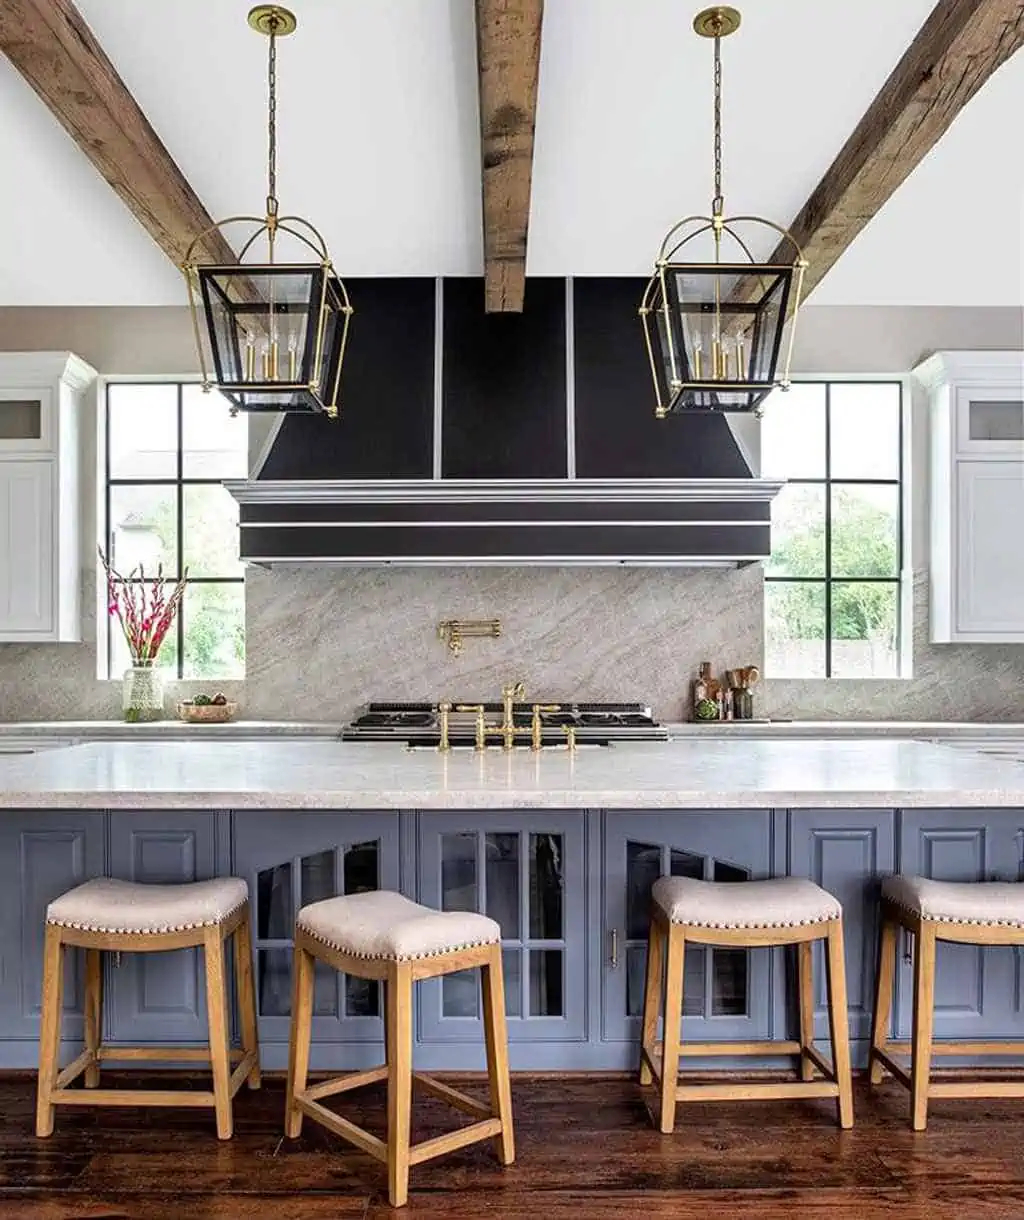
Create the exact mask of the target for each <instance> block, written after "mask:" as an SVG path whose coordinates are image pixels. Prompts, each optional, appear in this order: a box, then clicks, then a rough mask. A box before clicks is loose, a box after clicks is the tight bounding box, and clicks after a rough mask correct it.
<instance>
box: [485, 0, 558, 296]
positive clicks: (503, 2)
mask: <svg viewBox="0 0 1024 1220" xmlns="http://www.w3.org/2000/svg"><path fill="white" fill-rule="evenodd" d="M543 16H544V0H476V39H477V72H478V79H479V89H480V144H481V152H482V154H483V212H484V307H485V309H486V310H487V312H488V313H499V312H516V313H518V312H521V311H522V308H523V297H524V293H525V288H526V235H527V230H528V228H529V223H530V186H531V180H532V175H533V132H534V125H535V123H536V116H537V76H538V73H539V70H540V34H541V24H542V21H543Z"/></svg>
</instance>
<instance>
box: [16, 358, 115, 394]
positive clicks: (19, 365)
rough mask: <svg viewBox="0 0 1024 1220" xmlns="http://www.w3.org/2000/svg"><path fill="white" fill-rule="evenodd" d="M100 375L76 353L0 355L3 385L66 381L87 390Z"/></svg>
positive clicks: (72, 385)
mask: <svg viewBox="0 0 1024 1220" xmlns="http://www.w3.org/2000/svg"><path fill="white" fill-rule="evenodd" d="M98 376H99V373H98V372H97V371H96V370H95V369H94V368H93V367H92V365H90V364H87V363H86V362H85V361H84V360H83V359H82V358H81V356H76V355H75V353H74V352H0V385H39V384H45V383H47V382H53V381H63V382H65V384H67V385H69V386H71V388H72V389H74V390H79V391H82V390H87V389H88V388H89V387H90V386H91V385H92V384H93V382H94V381H95V380H96V378H97V377H98Z"/></svg>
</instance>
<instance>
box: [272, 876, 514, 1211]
mask: <svg viewBox="0 0 1024 1220" xmlns="http://www.w3.org/2000/svg"><path fill="white" fill-rule="evenodd" d="M317 961H319V962H323V963H325V964H326V965H328V966H331V967H333V968H334V969H335V970H340V971H342V972H344V973H345V974H348V975H352V976H354V977H356V978H363V979H379V980H380V981H381V982H383V984H384V990H385V1003H384V1011H385V1019H384V1040H385V1060H386V1062H385V1063H384V1064H382V1065H381V1066H380V1067H375V1068H370V1069H369V1070H368V1071H363V1072H353V1073H350V1074H348V1075H346V1076H336V1077H334V1078H332V1079H330V1080H326V1081H322V1082H320V1083H317V1084H315V1085H312V1086H308V1085H307V1076H308V1073H309V1051H310V1043H311V1039H312V1020H313V971H314V964H315V962H317ZM474 968H479V969H480V971H481V981H482V985H483V1017H484V1037H485V1041H486V1044H487V1074H488V1080H489V1085H490V1104H489V1105H486V1104H484V1103H482V1102H479V1101H477V1100H476V1099H475V1098H473V1097H470V1096H469V1095H468V1094H466V1093H463V1092H460V1091H459V1090H458V1089H453V1088H452V1087H451V1086H450V1085H447V1084H442V1083H441V1082H440V1081H437V1080H434V1079H432V1078H431V1077H429V1076H423V1075H421V1074H420V1073H417V1072H413V1070H412V986H413V983H415V982H417V981H418V980H420V979H426V978H433V977H435V976H437V975H443V974H451V973H453V972H454V971H458V970H470V969H474ZM293 978H294V989H293V993H292V1025H291V1047H290V1051H289V1058H288V1086H287V1094H288V1096H287V1110H286V1116H285V1131H286V1133H287V1134H288V1135H289V1136H291V1137H293V1138H294V1137H295V1136H297V1135H299V1134H300V1132H301V1130H302V1120H303V1116H305V1115H308V1116H309V1117H310V1118H312V1119H314V1120H315V1121H316V1122H318V1123H321V1124H322V1125H323V1126H325V1127H326V1128H327V1129H328V1130H329V1131H333V1132H334V1133H335V1134H336V1135H340V1136H341V1137H342V1138H343V1139H346V1140H348V1141H349V1142H350V1143H353V1144H355V1145H356V1147H358V1148H361V1149H362V1150H363V1151H364V1152H368V1153H369V1154H370V1155H371V1156H374V1157H376V1158H377V1159H378V1160H379V1161H384V1162H385V1163H386V1164H387V1170H388V1198H389V1199H390V1201H391V1205H392V1206H393V1207H401V1206H402V1205H403V1204H404V1203H405V1202H406V1200H407V1198H408V1192H409V1167H410V1165H418V1164H419V1163H420V1162H421V1161H427V1160H431V1159H433V1158H434V1157H436V1156H441V1155H443V1154H444V1153H447V1152H452V1151H454V1150H455V1149H457V1148H463V1147H465V1146H466V1145H467V1144H474V1143H477V1142H478V1141H479V1140H484V1139H493V1140H494V1142H495V1147H496V1150H497V1153H498V1157H499V1159H500V1160H501V1162H502V1163H503V1164H505V1165H510V1164H511V1163H512V1162H513V1161H514V1160H515V1143H514V1138H513V1133H512V1087H511V1082H510V1078H509V1070H508V1034H507V1031H506V1023H505V986H504V981H503V979H502V970H501V929H500V927H499V925H498V924H497V923H496V922H495V921H494V920H493V919H488V918H487V916H485V915H479V914H476V913H475V912H463V911H435V910H434V909H433V908H431V907H425V906H421V905H420V904H419V903H416V902H411V901H410V900H409V899H408V898H404V897H403V896H402V895H401V894H395V893H391V892H390V891H387V890H378V891H373V892H370V893H363V894H352V895H345V896H343V897H339V898H325V899H324V900H323V901H322V902H314V903H311V904H310V905H309V906H305V907H303V908H302V910H301V911H299V914H298V918H297V920H296V925H295V964H294V974H293ZM381 1080H386V1081H387V1086H388V1127H387V1139H386V1140H382V1139H379V1138H378V1137H377V1136H375V1135H372V1134H371V1133H370V1132H369V1131H366V1130H364V1129H363V1128H362V1127H358V1126H356V1125H355V1123H352V1122H350V1121H349V1120H348V1119H345V1118H342V1117H341V1116H340V1115H339V1114H336V1113H335V1112H334V1111H333V1110H329V1109H328V1108H327V1107H326V1106H324V1105H323V1104H322V1099H323V1098H325V1097H330V1096H332V1095H334V1094H336V1093H344V1092H347V1091H348V1090H350V1089H356V1088H359V1087H360V1086H361V1085H366V1084H373V1083H375V1082H377V1081H381ZM414 1083H415V1084H416V1085H418V1086H419V1087H420V1088H421V1089H422V1090H423V1091H424V1092H425V1093H427V1094H429V1095H430V1096H433V1097H436V1098H439V1099H440V1100H441V1101H446V1102H448V1103H449V1104H450V1105H452V1106H454V1107H455V1108H456V1109H458V1110H462V1111H464V1112H465V1113H467V1114H469V1115H471V1116H472V1117H473V1118H474V1119H475V1120H476V1121H475V1122H472V1123H470V1124H469V1125H468V1126H465V1127H460V1128H458V1129H457V1130H455V1131H451V1132H449V1133H447V1134H446V1135H439V1136H436V1137H435V1138H434V1139H430V1140H426V1141H424V1142H423V1143H420V1144H415V1145H410V1142H409V1133H410V1118H411V1112H412V1105H411V1102H412V1086H413V1084H414Z"/></svg>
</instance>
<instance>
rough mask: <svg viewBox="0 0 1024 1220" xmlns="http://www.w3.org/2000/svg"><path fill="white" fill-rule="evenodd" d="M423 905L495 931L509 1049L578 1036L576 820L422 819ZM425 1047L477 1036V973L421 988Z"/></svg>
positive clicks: (579, 851)
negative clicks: (473, 915)
mask: <svg viewBox="0 0 1024 1220" xmlns="http://www.w3.org/2000/svg"><path fill="white" fill-rule="evenodd" d="M419 859H420V886H419V896H420V901H421V902H424V903H426V904H427V905H428V906H434V907H439V908H441V909H442V910H445V911H478V912H482V913H484V914H486V915H489V916H490V917H491V918H492V919H494V920H496V921H497V923H498V924H499V925H500V926H501V939H502V965H503V973H504V976H505V1010H506V1012H507V1014H508V1019H509V1022H508V1023H509V1039H510V1041H521V1042H527V1041H552V1040H559V1039H563V1040H564V1039H582V1038H583V1037H584V1034H585V1025H584V1017H585V1004H584V991H585V977H586V975H585V962H586V945H585V904H584V891H585V886H584V877H583V859H584V856H583V818H582V817H581V816H580V815H579V814H578V813H577V814H559V813H554V814H550V813H516V814H511V815H507V816H506V815H503V814H501V813H489V812H488V813H478V814H446V813H429V814H421V815H420V822H419ZM419 1002H420V1010H419V1013H420V1015H419V1020H420V1037H421V1039H422V1040H423V1041H424V1042H448V1041H451V1042H459V1041H478V1040H479V1039H480V1038H481V1037H482V1036H483V1034H482V1020H481V1007H480V1003H481V1001H480V972H479V971H478V970H472V971H464V972H460V973H457V974H448V975H444V976H443V977H441V978H438V979H430V980H429V981H427V982H425V983H423V984H421V987H420V996H419Z"/></svg>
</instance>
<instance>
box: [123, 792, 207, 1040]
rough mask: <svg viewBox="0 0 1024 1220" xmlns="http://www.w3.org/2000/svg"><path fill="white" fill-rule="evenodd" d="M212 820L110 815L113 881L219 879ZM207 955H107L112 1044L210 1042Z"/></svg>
mask: <svg viewBox="0 0 1024 1220" xmlns="http://www.w3.org/2000/svg"><path fill="white" fill-rule="evenodd" d="M217 872H218V870H217V848H216V815H215V814H213V813H205V812H195V813H186V812H182V813H175V812H167V813H129V812H123V813H112V814H111V815H110V875H111V876H112V877H118V878H121V879H122V880H124V881H137V882H142V883H144V884H149V885H180V884H183V883H186V882H189V881H203V880H206V879H207V878H209V877H215V876H216V875H217ZM204 969H205V964H204V961H203V952H202V950H201V949H176V950H174V951H173V952H171V953H122V954H120V955H118V954H111V953H108V954H106V971H107V973H106V986H107V991H106V999H105V1003H104V1017H105V1021H106V1031H107V1035H108V1037H109V1039H110V1041H111V1042H123V1043H129V1044H131V1043H135V1042H142V1043H146V1042H155V1043H159V1042H168V1043H174V1042H205V1041H206V1038H207V1024H206V983H205V977H206V976H205V973H204Z"/></svg>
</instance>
